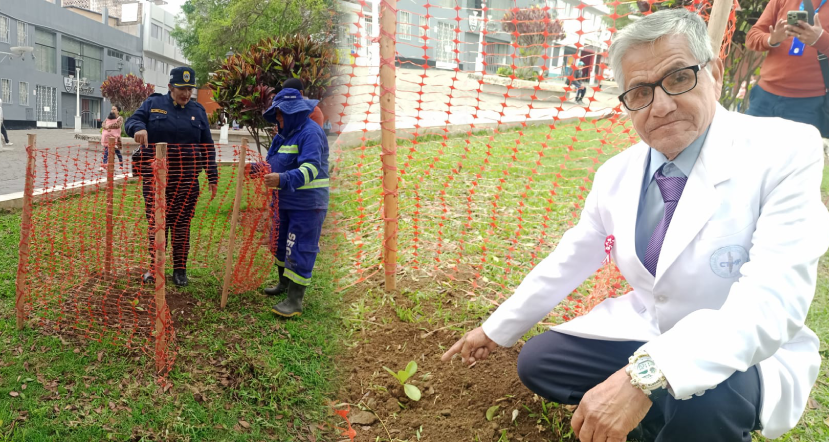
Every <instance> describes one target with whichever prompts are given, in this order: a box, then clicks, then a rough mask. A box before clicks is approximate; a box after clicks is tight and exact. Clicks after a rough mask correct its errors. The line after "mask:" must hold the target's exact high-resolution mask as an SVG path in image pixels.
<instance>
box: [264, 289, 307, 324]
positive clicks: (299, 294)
mask: <svg viewBox="0 0 829 442" xmlns="http://www.w3.org/2000/svg"><path fill="white" fill-rule="evenodd" d="M307 288H308V287H306V286H304V285H299V284H297V283H295V282H293V281H289V283H288V297H287V298H285V300H283V301H282V302H280V303H279V304H276V305H275V306H273V307H271V311H272V312H274V313H276V314H277V315H279V316H282V317H283V318H290V317H293V316H299V315H301V314H302V298H303V297H305V289H307Z"/></svg>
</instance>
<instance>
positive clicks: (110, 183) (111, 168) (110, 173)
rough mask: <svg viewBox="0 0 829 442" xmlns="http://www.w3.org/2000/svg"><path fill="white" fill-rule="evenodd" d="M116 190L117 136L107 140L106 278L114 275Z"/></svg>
mask: <svg viewBox="0 0 829 442" xmlns="http://www.w3.org/2000/svg"><path fill="white" fill-rule="evenodd" d="M114 191H115V137H109V139H108V140H107V214H106V238H105V240H104V278H109V277H111V276H112V230H113V229H112V223H113V220H112V218H113V215H112V212H113V206H112V197H113V193H114Z"/></svg>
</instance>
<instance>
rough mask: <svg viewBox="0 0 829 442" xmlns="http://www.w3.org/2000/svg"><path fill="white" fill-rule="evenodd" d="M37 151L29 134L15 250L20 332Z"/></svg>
mask: <svg viewBox="0 0 829 442" xmlns="http://www.w3.org/2000/svg"><path fill="white" fill-rule="evenodd" d="M36 151H37V135H34V134H29V145H28V146H27V147H26V184H25V187H24V189H23V214H22V216H21V217H20V244H19V246H18V250H17V256H18V260H17V281H16V283H17V284H16V292H15V300H14V309H15V313H16V316H17V329H18V330H20V329H22V328H23V326H24V325H25V323H26V309H25V303H26V298H28V297H29V286H28V284H27V283H26V277H27V276H28V274H29V243H30V242H31V236H32V194H33V193H34V190H35V152H36Z"/></svg>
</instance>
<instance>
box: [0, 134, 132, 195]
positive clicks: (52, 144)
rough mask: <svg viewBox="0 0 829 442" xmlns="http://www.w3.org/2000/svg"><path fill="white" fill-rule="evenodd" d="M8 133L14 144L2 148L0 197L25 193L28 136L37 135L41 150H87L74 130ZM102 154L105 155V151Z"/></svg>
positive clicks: (0, 153) (0, 150)
mask: <svg viewBox="0 0 829 442" xmlns="http://www.w3.org/2000/svg"><path fill="white" fill-rule="evenodd" d="M8 133H9V141H10V142H12V143H13V144H12V145H11V146H3V147H0V195H6V194H10V193H15V192H22V191H23V187H24V185H25V183H26V145H27V144H28V134H30V133H31V134H35V135H37V146H38V148H40V149H43V148H56V147H68V146H81V147H82V148H84V149H85V148H86V147H87V143H86V142H85V141H80V140H76V139H75V132H74V131H73V130H72V129H68V130H67V129H37V130H10V131H8ZM84 133H90V134H93V133H100V131H99V130H95V129H87V130H85V131H84ZM90 154H92V152H90ZM100 154H101V155H103V151H101V152H100ZM125 159H126V158H125Z"/></svg>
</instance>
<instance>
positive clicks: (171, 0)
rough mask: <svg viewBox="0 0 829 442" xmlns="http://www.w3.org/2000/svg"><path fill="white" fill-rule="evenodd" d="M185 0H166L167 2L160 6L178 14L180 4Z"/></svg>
mask: <svg viewBox="0 0 829 442" xmlns="http://www.w3.org/2000/svg"><path fill="white" fill-rule="evenodd" d="M185 1H186V0H167V4H166V5H164V6H162V8H164V9H166V10H168V11H170V12H172V13H173V14H176V15H178V14H179V13H180V12H181V5H183V4H184V2H185Z"/></svg>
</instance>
